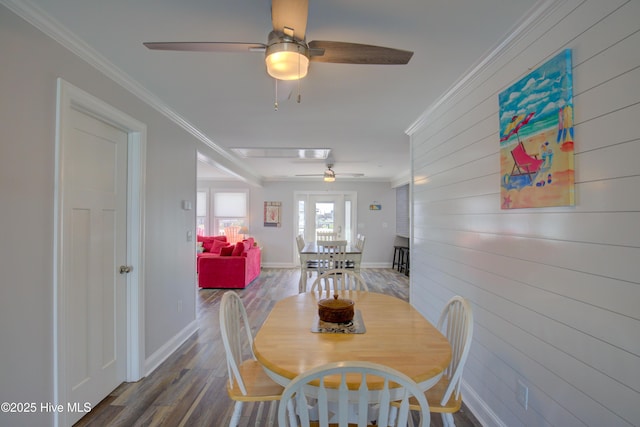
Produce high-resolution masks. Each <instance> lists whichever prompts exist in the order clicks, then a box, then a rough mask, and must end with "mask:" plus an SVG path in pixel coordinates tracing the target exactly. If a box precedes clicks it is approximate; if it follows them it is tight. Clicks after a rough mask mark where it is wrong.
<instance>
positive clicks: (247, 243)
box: [197, 236, 261, 288]
mask: <svg viewBox="0 0 640 427" xmlns="http://www.w3.org/2000/svg"><path fill="white" fill-rule="evenodd" d="M221 238H224V239H221ZM215 240H218V241H219V242H220V243H216V242H215ZM198 241H202V242H203V247H204V248H205V252H203V253H199V254H198V260H197V262H198V265H197V271H198V286H199V287H201V288H245V287H246V286H247V285H248V284H249V283H251V282H252V281H253V280H255V279H256V278H257V277H258V276H259V275H260V263H261V259H260V255H261V254H260V248H259V247H258V246H255V245H254V240H253V238H251V237H250V238H248V239H246V240H243V241H242V242H238V243H236V244H235V245H230V244H229V243H227V242H226V237H225V236H215V237H213V238H212V237H202V236H198ZM222 243H224V244H222Z"/></svg>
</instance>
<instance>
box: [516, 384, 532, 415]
mask: <svg viewBox="0 0 640 427" xmlns="http://www.w3.org/2000/svg"><path fill="white" fill-rule="evenodd" d="M516 399H517V400H518V403H520V405H522V407H523V408H524V410H525V411H526V410H527V407H528V406H529V387H527V386H526V385H525V384H524V383H523V382H522V381H520V380H517V385H516Z"/></svg>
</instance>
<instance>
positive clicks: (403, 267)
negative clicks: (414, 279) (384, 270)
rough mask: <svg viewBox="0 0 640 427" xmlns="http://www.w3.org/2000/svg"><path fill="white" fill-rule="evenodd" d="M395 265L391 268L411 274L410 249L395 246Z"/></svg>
mask: <svg viewBox="0 0 640 427" xmlns="http://www.w3.org/2000/svg"><path fill="white" fill-rule="evenodd" d="M393 249H394V250H393V264H391V268H395V269H397V270H398V271H399V272H403V271H404V272H405V274H408V272H409V247H408V246H394V247H393Z"/></svg>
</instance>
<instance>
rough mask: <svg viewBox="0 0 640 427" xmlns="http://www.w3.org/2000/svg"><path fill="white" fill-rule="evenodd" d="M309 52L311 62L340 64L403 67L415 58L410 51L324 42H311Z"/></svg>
mask: <svg viewBox="0 0 640 427" xmlns="http://www.w3.org/2000/svg"><path fill="white" fill-rule="evenodd" d="M309 50H310V51H309V54H310V55H311V57H310V58H309V60H310V61H314V62H332V63H339V64H376V65H385V64H389V65H402V64H406V63H408V62H409V60H410V59H411V57H412V56H413V52H411V51H408V50H400V49H393V48H390V47H382V46H372V45H367V44H358V43H346V42H332V41H323V40H322V41H321V40H314V41H312V42H309ZM321 51H324V53H320V52H321Z"/></svg>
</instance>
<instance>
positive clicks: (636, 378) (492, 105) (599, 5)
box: [407, 0, 640, 427]
mask: <svg viewBox="0 0 640 427" xmlns="http://www.w3.org/2000/svg"><path fill="white" fill-rule="evenodd" d="M526 19H529V20H528V21H525V20H523V21H522V24H521V25H520V26H519V27H518V28H517V30H516V32H515V33H514V34H513V35H512V37H510V38H509V39H507V41H505V43H504V44H503V45H501V46H499V47H498V48H497V49H496V51H495V52H494V53H493V54H492V55H490V56H489V57H488V58H486V61H484V62H481V63H479V65H478V67H477V68H476V69H475V71H474V72H473V73H472V74H470V75H469V76H466V77H465V78H463V79H461V80H460V84H459V85H458V86H457V87H455V88H454V89H452V90H451V91H450V92H449V93H448V94H446V95H445V96H443V98H442V99H441V100H440V101H439V102H438V103H437V104H435V105H434V106H432V107H431V108H430V109H429V110H427V112H425V114H424V115H423V116H422V117H420V118H419V119H418V121H416V123H415V124H414V125H413V126H412V127H411V128H410V129H409V130H408V131H407V132H408V133H409V134H410V136H411V141H412V170H413V172H412V173H413V183H412V215H413V217H412V224H413V230H412V241H411V244H412V254H411V256H412V258H413V259H412V261H413V262H412V264H413V265H412V270H411V301H412V303H413V304H414V305H415V306H416V307H417V308H418V309H419V310H420V311H421V312H422V313H423V314H424V315H425V316H426V317H428V318H429V319H430V320H431V321H433V322H435V321H436V320H437V316H438V314H439V312H440V310H441V309H442V307H443V306H444V304H445V302H446V301H447V300H448V299H449V298H450V297H451V296H453V295H455V294H460V295H462V296H464V297H466V298H468V299H469V300H470V301H471V303H472V306H473V310H474V315H475V322H476V323H475V331H474V340H473V345H472V350H471V355H470V357H469V360H468V362H467V366H466V369H465V373H464V388H463V394H464V399H465V401H466V402H467V404H468V405H469V406H470V408H471V409H472V411H473V412H474V413H475V414H476V416H478V418H479V419H480V420H481V421H482V422H483V423H484V424H485V425H506V426H509V427H511V426H521V425H526V426H563V427H565V426H638V425H640V0H631V1H625V0H586V1H581V0H564V1H543V2H540V3H538V4H537V6H536V7H535V8H534V9H532V13H531V15H530V16H529V17H528V18H526ZM565 48H569V49H571V50H572V54H573V79H574V80H573V87H574V115H575V120H574V122H575V150H576V151H575V168H576V190H575V191H576V206H574V207H557V208H541V209H517V210H501V209H500V161H499V129H498V108H499V107H498V93H499V92H501V91H502V90H504V89H505V88H507V87H508V86H509V85H511V84H512V83H514V82H515V81H517V80H519V79H520V78H522V77H523V76H524V75H526V74H527V73H528V72H529V70H530V69H533V68H535V67H537V66H539V65H541V64H542V63H544V62H545V61H547V60H548V59H550V58H551V57H553V56H554V55H556V54H557V53H558V52H560V51H561V50H562V49H565ZM518 380H520V381H522V382H524V383H525V384H526V385H527V386H528V388H529V407H528V409H527V410H525V409H524V408H523V407H522V406H520V404H519V403H518V402H517V400H516V396H515V394H516V393H515V392H516V384H517V381H518Z"/></svg>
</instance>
